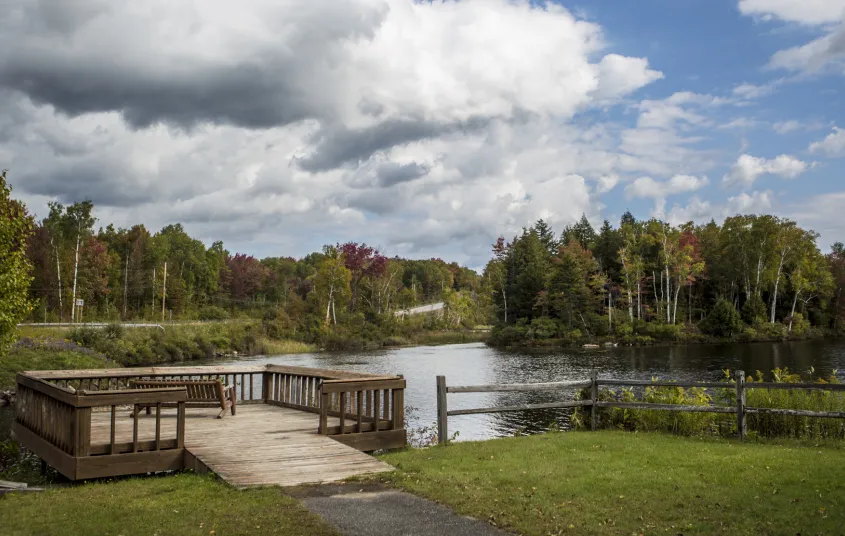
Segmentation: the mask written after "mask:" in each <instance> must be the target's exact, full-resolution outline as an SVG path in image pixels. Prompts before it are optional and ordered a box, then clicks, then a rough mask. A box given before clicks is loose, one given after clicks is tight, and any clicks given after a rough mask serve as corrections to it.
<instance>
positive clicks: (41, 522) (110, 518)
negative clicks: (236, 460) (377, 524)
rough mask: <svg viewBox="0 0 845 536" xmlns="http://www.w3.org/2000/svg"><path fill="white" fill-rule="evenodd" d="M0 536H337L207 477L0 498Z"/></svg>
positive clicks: (290, 505) (275, 501)
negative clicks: (270, 535)
mask: <svg viewBox="0 0 845 536" xmlns="http://www.w3.org/2000/svg"><path fill="white" fill-rule="evenodd" d="M0 533H2V534H3V535H4V536H19V535H20V536H23V535H33V536H35V535H38V536H41V535H53V534H55V535H61V536H73V535H84V536H92V535H98V536H99V535H124V536H131V535H135V534H137V535H143V536H153V535H158V536H166V535H174V536H181V535H192V534H194V535H203V536H209V535H219V536H229V535H257V534H261V535H264V534H282V535H300V534H301V535H308V536H311V535H314V536H320V535H335V534H337V533H336V531H335V530H334V529H333V528H331V527H330V526H329V525H327V524H326V523H325V522H323V521H322V520H321V519H320V518H319V517H317V516H315V515H313V514H311V513H309V512H308V511H307V510H306V509H305V508H304V507H303V506H302V505H300V504H299V503H298V502H297V501H296V500H295V499H292V498H291V497H288V496H286V495H284V494H283V493H282V491H281V490H280V489H279V488H265V489H255V490H248V491H238V490H235V489H233V488H231V487H229V486H227V485H226V484H223V483H222V482H220V481H218V480H216V479H214V478H213V477H211V476H199V475H195V474H179V475H174V476H167V477H158V478H157V477H150V478H131V479H126V480H119V481H115V482H101V483H94V484H85V485H81V486H73V487H69V488H64V489H53V490H49V491H45V492H43V493H30V494H17V495H7V496H6V497H5V498H3V497H0Z"/></svg>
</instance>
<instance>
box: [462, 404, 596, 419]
mask: <svg viewBox="0 0 845 536" xmlns="http://www.w3.org/2000/svg"><path fill="white" fill-rule="evenodd" d="M592 405H593V403H592V401H590V400H575V401H572V402H548V403H544V404H523V405H520V406H498V407H492V408H474V409H453V410H449V411H447V412H446V414H447V416H449V417H456V416H458V415H477V414H482V413H506V412H510V411H528V410H532V409H562V408H580V407H589V406H592ZM599 406H601V404H599Z"/></svg>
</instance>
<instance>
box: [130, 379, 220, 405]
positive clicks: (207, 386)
mask: <svg viewBox="0 0 845 536" xmlns="http://www.w3.org/2000/svg"><path fill="white" fill-rule="evenodd" d="M129 385H130V386H131V387H132V388H134V389H153V388H156V387H185V389H187V391H188V400H187V401H188V402H206V401H209V400H216V401H221V402H222V401H223V400H225V394H224V393H223V382H222V381H221V380H132V381H130V382H129Z"/></svg>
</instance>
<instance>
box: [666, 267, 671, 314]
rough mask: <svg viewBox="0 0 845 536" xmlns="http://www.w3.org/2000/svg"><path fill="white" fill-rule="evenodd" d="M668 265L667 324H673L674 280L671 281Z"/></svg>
mask: <svg viewBox="0 0 845 536" xmlns="http://www.w3.org/2000/svg"><path fill="white" fill-rule="evenodd" d="M666 260H667V263H666V323H667V324H671V323H672V280H671V279H669V263H668V260H669V259H668V257H667V259H666Z"/></svg>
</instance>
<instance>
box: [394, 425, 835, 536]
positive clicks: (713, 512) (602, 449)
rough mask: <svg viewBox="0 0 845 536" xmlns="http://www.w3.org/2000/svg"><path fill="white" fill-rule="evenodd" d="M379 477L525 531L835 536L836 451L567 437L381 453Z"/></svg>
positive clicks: (662, 437)
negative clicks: (384, 467)
mask: <svg viewBox="0 0 845 536" xmlns="http://www.w3.org/2000/svg"><path fill="white" fill-rule="evenodd" d="M383 459H384V460H385V461H386V462H388V463H391V464H393V465H395V466H397V467H398V468H399V471H397V472H396V473H394V474H392V475H388V476H386V477H383V478H386V479H387V480H388V481H389V482H391V483H393V484H394V485H397V486H399V487H402V488H405V489H407V490H409V491H412V492H414V493H417V494H420V495H423V496H425V497H429V498H431V499H434V500H436V501H438V502H441V503H443V504H446V505H449V506H451V507H452V508H454V509H455V510H456V511H458V512H459V513H461V514H466V515H471V516H473V517H476V518H479V519H485V520H489V521H490V522H491V523H494V524H496V525H497V526H500V527H503V528H506V529H509V530H512V531H516V532H519V533H522V534H528V535H547V534H656V533H661V534H665V533H670V534H753V535H759V534H799V533H800V534H837V533H839V532H841V527H842V523H843V522H845V450H843V448H842V446H841V444H840V443H831V444H827V445H826V446H813V445H812V444H808V445H803V444H798V443H792V442H788V443H781V444H771V443H758V442H746V443H738V442H735V441H728V440H718V439H712V438H707V439H696V438H684V437H677V436H671V435H667V434H643V433H636V434H633V433H626V432H610V431H605V432H567V433H549V434H545V435H539V436H529V437H518V438H506V439H496V440H491V441H484V442H467V443H456V444H452V445H449V446H448V447H435V448H430V449H424V450H408V451H403V452H397V453H390V454H386V455H384V456H383Z"/></svg>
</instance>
